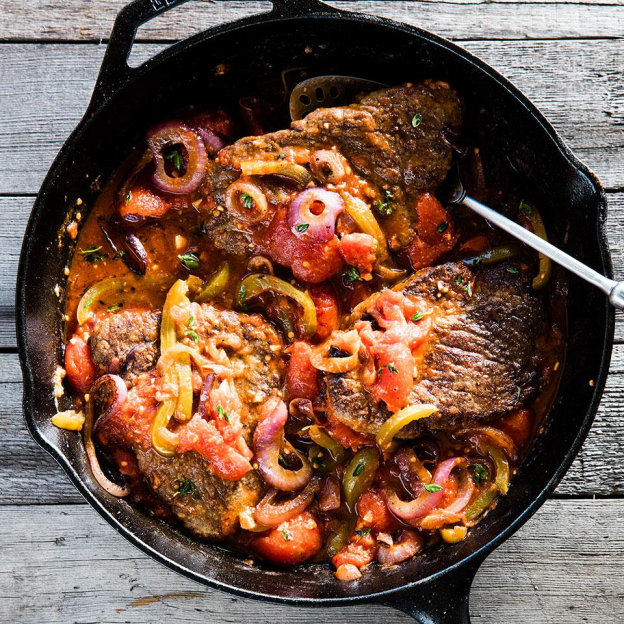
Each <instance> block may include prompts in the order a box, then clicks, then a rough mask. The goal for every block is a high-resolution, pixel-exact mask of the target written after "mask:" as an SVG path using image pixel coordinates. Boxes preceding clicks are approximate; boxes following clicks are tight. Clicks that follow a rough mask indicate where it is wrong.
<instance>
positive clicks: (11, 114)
mask: <svg viewBox="0 0 624 624" xmlns="http://www.w3.org/2000/svg"><path fill="white" fill-rule="evenodd" d="M465 47H466V48H467V49H469V50H470V51H471V52H473V53H475V54H477V55H479V56H480V57H481V58H482V59H483V60H485V61H486V62H488V63H490V64H491V65H492V66H493V67H495V68H497V69H499V70H500V71H501V72H502V73H503V74H505V75H506V76H508V77H509V78H510V79H511V80H512V81H513V82H514V83H515V84H516V85H517V86H518V87H520V88H521V89H523V90H524V91H525V92H526V93H527V95H528V96H529V97H531V98H533V100H534V102H535V103H536V104H537V106H538V107H540V109H541V110H542V111H543V112H544V114H545V115H546V116H547V118H548V119H549V120H550V121H551V122H552V124H553V125H554V127H555V128H556V129H557V131H558V132H559V133H560V134H561V136H562V137H563V138H564V140H566V141H567V142H568V144H569V145H570V146H571V147H572V148H573V149H575V150H576V151H577V152H578V153H579V156H581V157H582V158H583V159H584V160H585V161H586V162H587V164H588V165H589V166H590V167H591V168H592V169H594V170H595V171H596V173H597V174H598V175H599V176H600V178H601V179H602V181H603V183H604V185H605V186H606V187H607V188H623V187H624V149H623V148H624V106H623V105H622V102H623V101H624V97H623V96H624V91H623V89H624V87H623V85H622V81H621V80H619V79H618V76H619V75H620V73H619V72H620V71H621V67H622V66H624V39H623V40H614V41H605V40H602V41H562V42H552V41H550V42H535V41H533V42H531V41H527V42H522V41H513V42H496V41H489V42H468V43H466V44H465ZM136 49H137V50H138V53H139V56H140V58H142V59H143V58H146V57H148V56H151V55H152V54H153V53H155V52H156V51H158V50H160V49H162V48H161V46H158V45H152V44H142V45H138V46H136ZM103 51H104V46H97V45H77V44H62V45H61V44H47V45H44V44H11V45H9V44H4V45H0V66H1V67H2V71H1V72H0V110H2V111H3V118H2V120H1V121H0V158H1V159H2V162H3V163H4V165H3V167H4V168H3V175H2V177H1V178H0V194H7V193H10V194H16V193H35V192H36V191H37V190H38V188H39V186H40V185H41V181H42V179H43V177H44V175H45V173H46V171H47V170H48V168H49V166H50V164H51V162H52V160H53V159H54V157H55V155H56V153H57V152H58V150H59V148H60V147H61V145H62V143H63V141H64V140H65V139H66V137H67V136H68V135H69V133H70V132H71V130H72V129H73V128H74V127H75V125H76V124H77V122H78V121H79V119H80V117H81V115H82V114H83V113H84V111H85V108H86V106H87V103H88V101H89V97H90V94H91V90H92V88H93V83H94V81H95V77H96V74H97V71H98V68H99V65H100V62H101V59H102V54H103Z"/></svg>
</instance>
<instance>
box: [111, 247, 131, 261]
mask: <svg viewBox="0 0 624 624" xmlns="http://www.w3.org/2000/svg"><path fill="white" fill-rule="evenodd" d="M127 255H128V252H127V251H125V250H124V249H122V250H121V251H118V252H117V253H116V254H115V255H114V256H113V260H117V259H122V258H124V257H125V256H127Z"/></svg>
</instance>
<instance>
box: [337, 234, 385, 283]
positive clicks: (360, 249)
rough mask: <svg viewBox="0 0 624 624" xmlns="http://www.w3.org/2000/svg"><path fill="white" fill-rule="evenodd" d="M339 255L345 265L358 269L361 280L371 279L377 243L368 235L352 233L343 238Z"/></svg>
mask: <svg viewBox="0 0 624 624" xmlns="http://www.w3.org/2000/svg"><path fill="white" fill-rule="evenodd" d="M340 253H341V254H342V257H343V258H344V259H345V262H346V263H347V264H350V265H351V266H354V267H355V268H356V269H358V271H359V272H360V277H361V278H362V279H371V277H372V270H373V267H374V266H375V260H376V259H377V241H376V240H375V239H374V238H373V237H372V236H371V235H370V234H363V233H361V232H354V233H353V234H347V235H345V236H343V237H342V238H341V239H340Z"/></svg>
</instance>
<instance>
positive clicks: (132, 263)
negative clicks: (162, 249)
mask: <svg viewBox="0 0 624 624" xmlns="http://www.w3.org/2000/svg"><path fill="white" fill-rule="evenodd" d="M109 223H110V224H111V225H112V226H113V227H114V228H115V230H116V231H117V233H118V234H119V237H120V239H121V247H123V248H124V250H125V252H126V253H125V254H124V255H123V256H122V261H123V263H124V264H125V265H126V266H127V267H128V268H129V269H130V270H131V271H132V272H133V273H136V274H137V275H145V272H146V271H147V265H148V263H149V257H148V255H147V251H145V247H143V243H142V242H141V241H140V240H139V238H138V236H136V235H135V234H133V233H132V232H131V231H130V230H129V229H128V228H127V227H125V226H124V225H123V223H122V222H121V221H120V220H119V218H118V217H113V218H112V219H111V220H110V221H109ZM100 229H102V231H103V232H104V228H102V226H101V225H100ZM104 235H105V236H106V240H107V241H108V242H109V243H110V244H111V247H113V248H114V247H115V246H114V245H113V244H112V242H111V241H110V239H109V236H108V234H107V233H106V232H104ZM115 253H116V251H115Z"/></svg>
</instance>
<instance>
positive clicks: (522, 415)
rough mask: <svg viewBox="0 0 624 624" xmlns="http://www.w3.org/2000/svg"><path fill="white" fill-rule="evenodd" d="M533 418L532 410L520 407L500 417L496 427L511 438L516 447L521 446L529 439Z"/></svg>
mask: <svg viewBox="0 0 624 624" xmlns="http://www.w3.org/2000/svg"><path fill="white" fill-rule="evenodd" d="M534 420H535V415H534V414H533V410H530V409H520V410H517V411H515V412H512V413H511V414H509V415H508V416H504V417H503V418H501V419H500V421H499V422H498V427H499V428H500V429H502V430H503V431H504V432H505V433H506V434H507V435H508V436H509V437H510V438H511V439H512V440H513V442H514V444H515V445H516V446H517V447H518V448H522V447H523V446H525V444H526V443H527V442H528V441H529V440H530V439H531V434H532V433H533V422H534Z"/></svg>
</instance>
